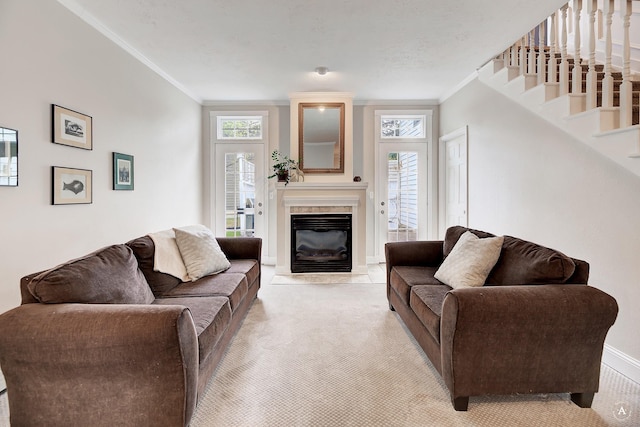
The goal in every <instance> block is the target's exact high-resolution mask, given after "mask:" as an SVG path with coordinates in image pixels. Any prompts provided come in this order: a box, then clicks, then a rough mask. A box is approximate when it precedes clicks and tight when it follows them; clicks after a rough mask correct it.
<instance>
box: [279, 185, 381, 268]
mask: <svg viewBox="0 0 640 427" xmlns="http://www.w3.org/2000/svg"><path fill="white" fill-rule="evenodd" d="M367 188H368V184H367V183H366V182H345V183H333V182H332V183H319V182H309V183H305V182H290V183H289V184H287V185H284V184H281V183H278V184H277V185H276V191H277V200H278V212H279V213H278V222H277V230H278V232H277V236H278V240H277V247H278V251H277V259H276V273H277V274H291V260H290V256H289V255H290V253H291V215H292V214H318V213H321V214H322V213H327V214H329V213H349V214H351V216H352V221H353V227H352V233H353V234H352V251H353V252H352V260H353V265H352V273H354V274H366V272H367V263H366V247H367V246H366V229H367V228H366V194H367ZM301 274H304V273H301Z"/></svg>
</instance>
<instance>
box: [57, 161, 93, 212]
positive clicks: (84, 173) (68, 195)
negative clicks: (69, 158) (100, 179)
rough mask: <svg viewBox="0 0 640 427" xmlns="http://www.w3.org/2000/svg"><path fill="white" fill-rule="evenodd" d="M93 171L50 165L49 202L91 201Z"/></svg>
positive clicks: (60, 203) (65, 203) (71, 203)
mask: <svg viewBox="0 0 640 427" xmlns="http://www.w3.org/2000/svg"><path fill="white" fill-rule="evenodd" d="M92 178H93V171H90V170H86V169H73V168H64V167H60V166H51V204H52V205H77V204H87V203H92V202H93V191H92V190H93V179H92Z"/></svg>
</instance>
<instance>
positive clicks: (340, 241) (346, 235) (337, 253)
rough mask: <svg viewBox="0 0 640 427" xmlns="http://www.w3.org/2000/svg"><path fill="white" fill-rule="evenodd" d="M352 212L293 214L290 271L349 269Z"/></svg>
mask: <svg viewBox="0 0 640 427" xmlns="http://www.w3.org/2000/svg"><path fill="white" fill-rule="evenodd" d="M351 252H352V251H351V215H350V214H309V215H291V272H292V273H311V272H350V271H351V265H352V263H351Z"/></svg>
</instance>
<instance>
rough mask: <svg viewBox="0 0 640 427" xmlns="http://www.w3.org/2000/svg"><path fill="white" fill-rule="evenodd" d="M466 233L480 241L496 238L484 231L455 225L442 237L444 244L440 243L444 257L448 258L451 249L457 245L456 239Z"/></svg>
mask: <svg viewBox="0 0 640 427" xmlns="http://www.w3.org/2000/svg"><path fill="white" fill-rule="evenodd" d="M467 231H471V232H472V233H473V234H475V235H476V236H478V237H479V238H481V239H484V238H486V237H496V236H495V234H491V233H487V232H486V231H480V230H474V229H473V228H467V227H462V226H460V225H455V226H453V227H449V228H447V231H446V233H445V235H444V242H443V243H442V253H443V254H444V256H445V257H447V256H449V254H450V253H451V250H452V249H453V247H454V246H455V245H456V243H458V239H459V238H460V236H462V235H463V234H464V233H466V232H467Z"/></svg>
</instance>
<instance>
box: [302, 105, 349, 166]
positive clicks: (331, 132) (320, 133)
mask: <svg viewBox="0 0 640 427" xmlns="http://www.w3.org/2000/svg"><path fill="white" fill-rule="evenodd" d="M298 153H299V155H300V169H301V170H302V172H304V173H305V174H313V173H344V102H305V103H300V104H298Z"/></svg>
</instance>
